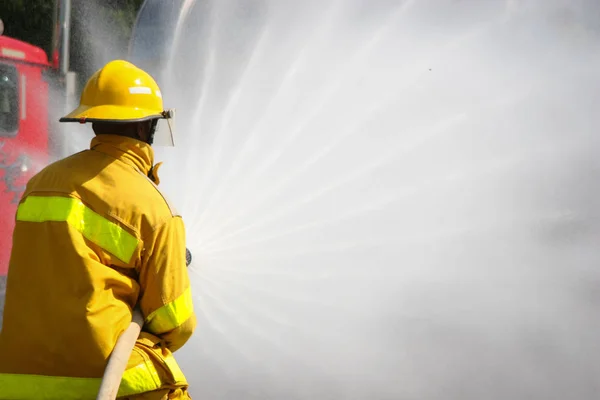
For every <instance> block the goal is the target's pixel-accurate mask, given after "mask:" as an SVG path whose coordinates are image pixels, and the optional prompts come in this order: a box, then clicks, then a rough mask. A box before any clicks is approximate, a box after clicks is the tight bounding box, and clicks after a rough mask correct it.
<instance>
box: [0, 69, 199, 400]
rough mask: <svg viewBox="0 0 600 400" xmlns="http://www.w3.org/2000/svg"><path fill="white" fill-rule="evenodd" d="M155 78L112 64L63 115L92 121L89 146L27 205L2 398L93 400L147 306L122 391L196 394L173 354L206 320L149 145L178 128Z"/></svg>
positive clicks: (47, 172)
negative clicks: (135, 316) (201, 318)
mask: <svg viewBox="0 0 600 400" xmlns="http://www.w3.org/2000/svg"><path fill="white" fill-rule="evenodd" d="M171 117H172V113H170V112H168V111H165V110H164V109H163V102H162V96H161V93H160V89H159V87H158V85H157V84H156V82H155V81H154V79H153V78H152V77H151V76H150V75H149V74H147V73H146V72H144V71H143V70H141V69H139V68H137V67H136V66H134V65H132V64H130V63H128V62H126V61H121V60H117V61H111V62H109V63H108V64H106V65H105V66H104V67H103V68H101V69H100V70H98V71H97V72H96V73H95V74H94V75H93V76H92V77H91V78H90V79H89V81H88V82H87V84H86V86H85V88H84V90H83V92H82V95H81V99H80V105H79V107H78V108H77V109H75V110H74V111H73V112H71V113H70V114H68V115H67V116H65V117H63V118H61V119H60V121H61V122H81V123H86V122H90V123H91V124H92V129H93V130H94V132H95V134H96V135H95V137H94V138H93V139H92V141H91V146H90V149H89V150H85V151H82V152H80V153H77V154H74V155H72V156H70V157H67V158H65V159H62V160H59V161H57V162H55V163H53V164H50V165H49V166H47V167H46V168H45V169H43V170H42V171H41V172H39V173H38V174H37V175H36V176H34V177H33V178H32V179H31V180H30V181H29V182H28V184H27V188H26V189H25V192H24V193H23V196H22V198H21V201H20V203H19V206H18V210H17V215H16V226H15V229H14V235H13V248H12V253H11V258H10V264H9V271H8V278H7V288H6V303H5V313H4V326H3V330H2V332H1V334H0V398H2V399H51V398H52V399H54V398H56V399H63V400H64V399H93V398H96V395H97V393H98V389H99V387H100V383H101V378H102V376H103V373H104V369H105V367H106V364H107V360H108V357H109V355H110V354H111V351H112V349H113V347H114V345H115V343H116V341H117V339H118V338H119V336H120V334H121V333H122V332H123V331H124V330H125V329H126V328H127V326H128V325H129V323H130V322H131V319H132V310H133V309H134V308H135V307H136V305H137V306H138V307H140V309H141V311H142V314H143V316H144V326H143V329H142V333H141V334H140V336H139V338H138V340H137V343H136V345H135V348H134V350H133V353H132V354H131V357H130V359H129V361H128V365H127V369H126V371H125V373H124V375H123V379H122V381H121V385H120V387H119V393H118V398H122V399H126V398H131V399H167V398H168V399H188V398H190V397H189V394H188V392H187V387H188V383H187V381H186V378H185V376H184V375H183V373H182V371H181V370H180V368H179V367H178V365H177V363H176V361H175V359H174V358H173V355H172V353H173V352H175V351H176V350H178V349H180V348H181V347H182V346H183V345H184V344H185V343H186V342H187V340H188V339H189V338H190V336H191V335H192V333H193V331H194V329H195V326H196V317H195V314H194V310H193V304H192V296H191V293H190V282H189V277H188V273H187V269H186V247H185V231H184V224H183V222H182V219H181V217H180V215H179V214H178V213H177V211H176V210H175V209H174V208H173V206H172V205H171V204H170V203H169V202H168V201H167V200H166V198H165V197H164V196H163V194H161V192H160V191H159V190H158V188H157V183H158V176H157V173H156V170H157V168H156V167H155V166H154V153H153V149H152V147H151V145H152V144H153V141H154V138H155V135H156V136H157V137H158V132H160V130H157V126H158V124H159V123H161V124H162V123H165V122H166V125H165V127H167V128H168V129H167V130H166V131H165V132H167V131H168V132H169V134H168V136H170V138H169V140H171V141H172V139H173V136H172V132H170V128H171V120H170V119H171Z"/></svg>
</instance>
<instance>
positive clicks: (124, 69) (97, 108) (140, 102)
mask: <svg viewBox="0 0 600 400" xmlns="http://www.w3.org/2000/svg"><path fill="white" fill-rule="evenodd" d="M173 112H174V111H173V110H165V109H164V108H163V100H162V94H161V91H160V88H159V87H158V84H157V83H156V81H155V80H154V78H152V76H150V74H148V73H147V72H145V71H144V70H142V69H140V68H138V67H136V66H135V65H133V64H131V63H129V62H127V61H123V60H115V61H111V62H109V63H108V64H106V65H105V66H104V67H102V68H101V69H99V70H98V71H96V72H95V73H94V74H93V75H92V77H91V78H90V79H89V80H88V81H87V83H86V84H85V87H84V88H83V92H82V93H81V99H80V102H79V107H77V108H76V109H75V110H73V111H72V112H70V113H69V114H67V115H65V116H64V117H62V118H61V119H60V120H59V121H60V122H79V123H82V124H83V123H86V122H139V121H146V120H150V119H159V118H160V119H167V123H168V126H169V133H170V136H171V138H170V139H171V140H170V142H171V143H170V145H173V143H172V142H173V132H172V131H171V119H172V118H173ZM157 133H158V132H157Z"/></svg>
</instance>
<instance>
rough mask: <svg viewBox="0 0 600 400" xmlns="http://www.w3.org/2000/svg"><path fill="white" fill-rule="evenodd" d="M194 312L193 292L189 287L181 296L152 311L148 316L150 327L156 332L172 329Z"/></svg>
mask: <svg viewBox="0 0 600 400" xmlns="http://www.w3.org/2000/svg"><path fill="white" fill-rule="evenodd" d="M193 313H194V305H193V303H192V292H191V290H190V288H189V287H188V288H187V289H186V290H185V291H184V292H183V294H182V295H181V296H179V297H178V298H176V299H175V300H174V301H172V302H170V303H169V304H165V305H164V306H162V307H161V308H159V309H158V310H156V311H154V312H152V313H151V314H150V315H148V318H146V324H147V326H148V329H149V330H150V331H151V332H152V333H154V334H161V333H165V332H169V331H172V330H173V329H175V328H177V327H178V326H180V325H181V324H183V323H184V322H185V321H187V320H188V318H190V317H191V316H192V314H193Z"/></svg>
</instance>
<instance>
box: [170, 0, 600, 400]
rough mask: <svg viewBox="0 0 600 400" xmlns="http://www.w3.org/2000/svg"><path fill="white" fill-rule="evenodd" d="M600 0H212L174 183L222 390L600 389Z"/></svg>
mask: <svg viewBox="0 0 600 400" xmlns="http://www.w3.org/2000/svg"><path fill="white" fill-rule="evenodd" d="M599 11H600V8H599V7H598V5H596V3H595V2H593V1H549V0H548V1H506V2H503V1H485V2H484V1H475V0H473V1H468V0H464V1H459V0H455V1H451V0H437V1H408V0H407V1H391V0H387V1H384V0H379V1H374V0H368V1H367V0H362V1H361V0H353V1H305V2H281V1H268V0H264V1H253V2H235V1H229V2H216V1H212V2H211V1H198V2H196V4H195V5H194V7H192V8H191V11H190V13H191V14H190V17H189V18H188V19H187V20H186V22H183V20H182V21H180V24H179V25H178V26H177V35H178V36H177V38H176V41H175V46H176V47H175V48H169V49H166V50H164V51H165V52H169V54H172V55H173V58H171V60H170V63H169V64H168V67H167V68H168V69H167V70H164V71H162V73H163V74H164V75H163V76H164V78H163V80H164V82H168V84H165V85H164V86H166V87H165V88H164V90H163V93H164V97H165V102H166V103H168V104H167V105H169V104H172V105H175V106H176V107H177V108H178V114H177V115H178V118H179V120H178V123H177V128H178V137H177V139H178V141H179V146H178V147H177V148H175V149H164V150H159V151H158V154H159V158H162V159H164V160H165V161H166V163H165V166H164V167H163V169H162V170H161V172H162V176H161V178H162V181H163V183H162V184H161V185H162V186H164V187H165V190H166V191H167V193H169V194H171V195H172V196H173V197H174V200H175V202H176V203H177V204H179V205H180V206H181V208H182V212H183V215H184V218H185V220H186V224H187V228H188V241H189V242H188V246H189V247H190V248H191V250H192V252H193V254H194V263H193V266H192V267H191V279H192V281H193V289H194V293H195V306H196V310H197V314H198V318H199V326H198V331H197V333H196V334H195V336H194V337H193V338H192V340H191V342H190V343H189V344H188V345H187V346H186V347H184V349H183V350H181V351H180V352H179V353H178V354H177V357H178V359H179V360H180V363H181V364H182V366H183V368H184V371H185V373H186V374H187V376H188V378H189V380H190V382H191V390H192V393H193V395H194V396H197V397H202V398H206V399H238V398H244V399H254V398H256V399H265V398H287V399H329V398H336V399H337V398H339V399H342V398H343V399H392V398H394V399H398V398H403V399H404V398H406V399H409V398H411V399H412V398H415V399H448V398H452V399H463V400H466V399H482V398H485V399H564V398H569V399H591V398H594V397H595V396H597V394H598V393H600V385H599V384H598V379H597V377H598V374H599V373H600V349H599V348H598V345H597V342H598V340H597V337H598V335H599V334H600V320H599V319H598V310H599V307H600V306H598V299H599V298H598V296H597V295H596V294H595V292H596V291H597V288H598V284H599V283H600V273H598V272H597V265H598V262H599V261H600V250H598V249H599V246H598V245H597V243H596V242H597V237H598V234H599V226H598V216H599V213H598V206H597V204H599V203H598V200H599V199H598V193H599V191H598V182H600V180H599V178H600V176H599V167H600V165H599V164H598V159H599V157H598V156H597V154H598V151H599V150H600V146H599V145H600V141H599V140H598V135H597V122H598V118H597V117H596V116H597V115H598V112H597V109H598V106H599V104H600V103H599V102H598V99H599V97H598V96H599V95H598V93H600V92H599V89H600V84H599V82H600V79H598V78H600V68H599V67H600V58H599V56H598V54H600V53H599V52H598V50H599V44H598V43H600V42H599V41H598V39H599V32H600V31H599V27H600V24H598V22H597V21H598V19H597V18H594V17H593V16H594V15H596V16H597V15H598V13H599Z"/></svg>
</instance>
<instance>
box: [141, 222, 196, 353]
mask: <svg viewBox="0 0 600 400" xmlns="http://www.w3.org/2000/svg"><path fill="white" fill-rule="evenodd" d="M144 247H145V250H144V256H143V259H142V265H141V268H140V273H139V283H140V301H139V304H140V306H141V310H142V314H143V315H144V327H143V329H144V330H145V331H147V332H150V333H152V334H154V335H156V336H158V337H160V338H161V339H162V340H163V341H164V342H165V345H166V346H167V348H168V349H169V350H171V351H172V352H175V351H176V350H178V349H179V348H181V347H182V346H183V345H184V344H185V343H186V342H187V341H188V339H189V338H190V336H191V335H192V333H193V332H194V329H195V328H196V316H195V314H194V308H193V302H192V294H191V288H190V280H189V276H188V271H187V267H186V264H185V229H184V225H183V220H182V219H181V217H179V216H175V217H172V218H170V219H169V220H168V221H166V222H165V223H163V224H162V225H160V226H159V227H158V228H157V229H156V230H155V231H154V232H153V235H152V238H151V239H150V240H148V241H146V240H145V241H144Z"/></svg>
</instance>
